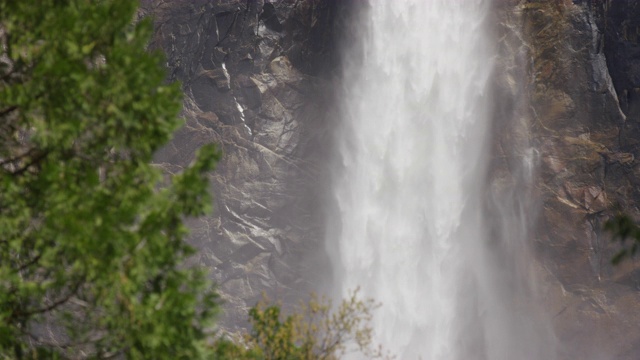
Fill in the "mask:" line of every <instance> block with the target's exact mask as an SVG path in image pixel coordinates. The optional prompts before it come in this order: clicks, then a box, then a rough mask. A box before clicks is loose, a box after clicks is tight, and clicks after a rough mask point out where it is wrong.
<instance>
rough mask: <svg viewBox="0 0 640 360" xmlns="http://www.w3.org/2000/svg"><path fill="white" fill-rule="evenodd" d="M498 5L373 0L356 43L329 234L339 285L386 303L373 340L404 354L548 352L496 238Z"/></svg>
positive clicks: (348, 57)
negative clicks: (509, 277) (493, 134)
mask: <svg viewBox="0 0 640 360" xmlns="http://www.w3.org/2000/svg"><path fill="white" fill-rule="evenodd" d="M489 5H490V4H489V3H488V1H486V0H465V1H458V0H397V1H383V0H374V1H371V4H370V8H368V9H367V10H366V11H365V13H364V14H363V19H362V22H361V24H360V25H359V29H360V30H359V31H360V32H359V35H360V36H359V37H358V39H357V42H356V43H354V44H351V46H349V49H347V50H345V55H344V59H345V65H344V66H345V68H344V71H345V83H346V84H347V86H346V88H345V90H344V91H345V93H344V94H343V99H344V100H343V104H342V108H341V111H342V120H341V124H340V126H339V127H338V129H337V132H336V133H337V135H336V138H337V148H338V150H337V151H338V152H339V155H338V156H337V158H338V160H337V162H338V165H337V166H336V169H337V170H336V171H335V174H334V181H333V185H332V189H333V192H334V197H335V199H336V202H337V208H338V209H339V211H336V213H337V215H336V216H337V217H338V218H339V219H338V220H337V221H336V224H337V225H336V224H333V225H332V226H334V227H337V228H339V230H337V233H336V234H335V237H336V238H337V239H329V240H328V242H329V247H330V248H331V249H330V252H332V253H333V260H334V265H335V268H336V272H337V275H336V278H337V279H338V280H336V283H337V284H336V287H337V288H338V291H339V292H341V293H342V294H345V293H347V292H348V291H349V290H351V289H354V288H356V287H360V288H361V289H362V291H363V292H364V294H366V296H369V297H372V298H374V299H376V300H377V301H379V302H381V303H382V304H383V306H382V308H381V310H380V311H379V312H378V313H376V317H375V327H374V330H375V333H376V339H375V340H377V341H379V342H380V343H382V344H383V346H385V347H386V348H387V349H389V350H391V351H392V352H394V353H395V354H396V355H397V356H398V358H399V359H418V358H421V359H425V360H426V359H447V360H450V359H461V358H466V359H470V358H473V359H492V360H493V359H516V358H517V359H538V358H540V357H539V356H542V355H540V354H541V353H540V352H539V351H538V350H536V349H535V348H536V347H538V346H539V345H540V344H539V343H536V342H535V341H534V340H529V339H524V340H523V339H520V340H518V339H515V338H514V337H516V336H520V337H526V336H528V335H527V330H523V329H526V328H527V327H528V326H529V324H527V321H526V316H527V314H521V310H522V309H517V308H515V307H514V306H512V303H511V298H510V297H513V296H515V294H513V293H510V291H511V292H513V291H512V290H510V289H508V287H509V285H508V284H506V285H504V284H500V283H497V282H499V281H501V275H500V274H503V273H504V272H505V271H506V272H508V271H510V269H500V268H499V267H500V265H499V264H498V265H496V264H494V263H493V262H494V260H493V259H494V258H495V255H492V254H491V250H490V249H489V248H488V246H489V245H487V244H491V243H492V241H491V239H489V238H488V237H490V236H489V235H488V234H490V233H491V232H490V231H489V230H488V229H487V227H488V226H487V220H486V218H487V216H486V214H485V211H484V210H483V209H486V204H485V202H486V201H485V197H484V196H485V195H484V194H485V193H486V191H485V189H486V188H487V184H486V183H487V182H486V181H485V179H486V177H487V176H486V174H487V171H488V161H487V158H488V156H487V153H488V146H487V143H488V139H487V137H488V133H489V129H490V126H491V125H490V120H491V119H490V118H491V109H490V108H491V106H490V104H491V101H492V100H491V98H490V91H489V88H490V86H489V82H490V81H489V79H490V77H491V75H492V70H493V67H494V64H493V59H494V57H495V54H494V47H493V45H492V44H493V42H495V40H493V39H491V36H490V34H489V31H488V30H487V29H486V27H487V26H486V24H487V17H488V14H489V12H490V6H489ZM497 263H500V262H499V261H497ZM503 279H504V276H503ZM519 312H520V313H519ZM523 317H524V318H525V320H524V321H522V319H523ZM523 334H524V335H523ZM523 343H529V345H528V346H525V345H522V344H523Z"/></svg>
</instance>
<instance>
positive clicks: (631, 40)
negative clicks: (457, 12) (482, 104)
mask: <svg viewBox="0 0 640 360" xmlns="http://www.w3.org/2000/svg"><path fill="white" fill-rule="evenodd" d="M498 9H499V10H498V14H499V15H498V17H499V18H500V19H499V23H500V26H499V27H498V30H497V31H498V38H500V39H501V40H500V46H501V54H500V58H499V64H498V68H497V74H496V89H497V92H498V98H499V99H502V100H498V101H497V106H496V119H497V122H498V123H500V124H502V125H501V126H497V129H498V131H497V132H496V134H497V135H496V141H495V147H494V169H493V174H492V183H493V186H498V187H499V188H500V186H503V184H512V183H515V182H518V181H520V182H524V183H526V185H528V186H524V187H522V189H525V190H524V191H526V192H528V193H529V194H528V195H527V196H529V198H531V199H535V201H533V202H532V203H530V204H529V205H530V209H531V211H530V217H531V219H532V220H533V221H532V223H533V224H534V225H533V227H532V228H531V229H530V234H531V235H530V238H529V240H528V241H529V243H530V245H531V250H532V252H533V254H534V256H535V258H536V260H537V265H535V266H534V267H535V268H537V270H536V276H537V278H538V283H539V284H541V289H540V290H541V292H542V295H543V298H542V299H541V301H542V302H543V303H544V307H546V308H547V309H550V310H548V311H551V314H552V316H553V318H552V320H551V322H552V324H553V327H554V328H555V330H556V336H557V341H558V350H559V352H560V354H561V356H560V358H562V359H575V358H583V359H635V358H637V354H638V351H639V348H638V344H639V343H640V342H639V340H640V334H639V333H638V332H637V330H636V329H637V327H638V324H639V323H640V292H638V289H639V288H638V282H639V280H640V278H638V277H637V267H636V266H635V265H634V264H633V263H631V262H630V263H628V264H625V265H623V266H619V267H613V266H612V265H611V262H610V260H611V258H612V256H613V255H614V254H615V252H616V251H617V249H618V247H617V246H616V245H615V244H613V243H612V242H611V237H610V234H608V233H606V232H604V231H603V228H602V227H603V223H604V222H605V221H606V220H607V219H609V218H610V217H611V216H613V215H614V214H615V212H616V211H618V210H622V211H624V212H626V213H628V214H630V215H632V216H634V217H636V218H638V215H639V213H638V209H637V205H636V204H637V203H638V201H640V192H639V190H640V188H638V175H640V173H639V171H640V167H639V164H638V161H637V160H636V159H637V156H638V155H639V154H638V151H640V148H639V147H638V145H637V144H638V139H640V137H639V135H640V134H638V132H637V126H638V125H637V124H638V120H639V118H638V116H639V115H640V114H638V113H636V110H635V106H636V105H635V103H634V101H635V100H634V96H633V94H634V92H635V89H636V86H637V85H636V84H635V82H634V81H635V80H634V79H635V75H634V74H635V72H637V71H640V67H639V66H638V65H640V63H638V64H637V62H638V57H637V56H635V55H634V54H635V52H636V49H637V47H638V41H637V36H636V35H634V34H636V32H635V31H636V30H634V29H635V28H636V23H637V22H638V21H637V19H638V18H640V17H639V16H640V7H639V6H637V5H635V2H633V1H619V2H618V1H602V2H601V1H573V2H571V1H545V0H540V1H505V2H501V3H499V4H498ZM522 80H524V81H522ZM501 94H502V95H503V97H502V98H501V97H500V95H501ZM630 94H631V95H630ZM504 99H507V100H506V101H505V100H504ZM527 167H530V168H531V169H536V170H534V172H533V173H530V174H528V179H529V180H523V179H524V176H523V174H524V173H526V171H524V170H526V168H527ZM512 188H513V187H512ZM536 209H537V210H536Z"/></svg>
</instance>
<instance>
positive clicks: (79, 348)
mask: <svg viewBox="0 0 640 360" xmlns="http://www.w3.org/2000/svg"><path fill="white" fill-rule="evenodd" d="M136 8H137V4H136V3H135V2H133V1H127V0H101V1H90V0H42V1H38V2H37V4H36V3H33V2H31V1H14V0H0V358H18V359H21V358H56V357H60V358H107V357H117V356H124V357H126V358H130V359H143V358H145V359H146V358H152V359H165V358H166V359H198V358H204V357H206V356H207V354H208V351H209V350H210V349H209V347H208V346H206V344H205V340H206V329H207V328H208V327H209V326H210V322H211V320H212V318H213V316H214V314H215V312H216V310H217V306H216V304H215V299H216V298H215V293H214V291H213V290H212V288H211V286H210V285H209V284H208V282H207V281H206V280H205V278H204V276H203V275H204V274H203V273H202V272H200V271H199V270H197V269H192V268H185V267H184V266H181V264H183V261H184V259H185V258H186V257H187V256H189V255H190V254H192V251H193V250H192V249H191V248H190V247H189V246H188V245H187V244H185V242H184V241H183V239H184V236H185V234H186V233H187V229H186V227H185V226H184V225H183V219H184V218H185V217H195V216H200V215H203V214H205V213H206V212H207V211H208V210H209V207H210V204H211V200H210V198H209V195H208V193H207V188H208V181H207V175H206V174H207V172H208V171H210V170H211V169H212V168H213V166H214V164H215V162H216V160H217V158H218V154H217V153H216V151H215V150H214V149H213V147H210V146H207V147H204V148H202V149H201V151H200V153H199V156H198V157H197V160H196V161H195V163H194V164H193V165H192V166H191V167H189V168H188V169H185V171H184V172H183V173H181V174H179V175H176V176H173V177H172V178H171V179H170V180H164V179H163V177H162V173H161V171H160V170H159V169H157V168H156V167H154V166H153V165H150V162H151V160H152V155H153V153H154V152H155V151H156V150H157V149H159V147H161V146H162V145H163V144H165V143H166V142H167V141H168V140H169V139H170V136H171V134H172V132H173V131H174V130H176V128H177V127H178V126H179V125H180V124H181V122H180V120H179V119H178V118H177V114H178V112H179V110H180V106H181V93H180V89H179V86H178V85H177V84H165V83H164V78H165V73H164V70H162V61H163V60H162V57H161V56H159V55H158V54H153V53H149V52H147V51H146V49H145V47H146V44H147V42H148V40H149V37H150V35H151V31H152V27H151V25H150V23H149V22H148V21H142V22H139V23H137V24H134V21H133V20H134V15H135V11H136ZM45 329H46V330H51V331H52V332H53V333H54V334H55V335H54V336H53V337H51V336H49V335H48V332H46V331H44V330H45Z"/></svg>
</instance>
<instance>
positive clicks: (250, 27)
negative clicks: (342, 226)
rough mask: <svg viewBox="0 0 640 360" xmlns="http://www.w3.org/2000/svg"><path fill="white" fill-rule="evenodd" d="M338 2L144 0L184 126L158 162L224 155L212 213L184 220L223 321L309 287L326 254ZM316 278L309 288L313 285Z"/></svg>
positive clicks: (170, 166)
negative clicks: (180, 97)
mask: <svg viewBox="0 0 640 360" xmlns="http://www.w3.org/2000/svg"><path fill="white" fill-rule="evenodd" d="M348 9H349V5H348V2H345V1H310V0H290V1H287V0H285V1H278V2H277V3H276V2H273V3H270V2H265V1H259V0H258V1H240V0H224V1H204V0H200V1H186V0H185V1H169V0H154V1H143V3H142V9H141V12H140V16H151V17H152V18H153V19H154V23H155V34H154V36H153V40H152V44H151V47H152V48H156V49H161V50H162V51H163V52H164V53H165V54H166V57H167V64H166V66H167V68H168V73H169V80H179V81H180V82H181V83H182V87H183V89H184V93H185V101H184V111H183V115H184V118H185V121H186V123H185V126H184V127H183V128H182V129H181V130H180V131H178V133H176V135H175V137H174V139H173V141H172V142H171V143H170V144H169V145H168V146H167V147H166V148H165V149H164V150H163V151H161V152H160V153H159V154H157V157H156V161H157V162H158V164H160V166H163V167H164V168H165V169H166V170H167V171H169V172H173V171H179V170H180V168H181V167H182V166H184V165H186V164H188V163H189V162H190V161H191V160H192V159H193V156H194V152H195V151H196V150H197V149H198V148H199V147H200V146H201V145H202V144H205V143H210V142H214V143H216V144H219V148H220V150H221V151H222V152H223V154H224V156H223V158H222V160H221V162H220V163H219V164H218V167H217V170H216V172H215V173H214V174H213V175H212V177H211V182H212V188H213V191H214V194H215V210H214V214H213V215H212V216H210V217H207V218H204V219H199V220H196V221H191V224H190V225H191V227H192V229H193V230H192V236H191V238H192V240H191V241H192V242H193V243H194V244H195V245H196V246H197V247H198V248H199V249H200V252H199V254H198V256H197V258H196V259H194V261H195V262H197V263H199V264H201V265H205V266H206V267H208V268H210V269H211V272H212V276H213V279H214V280H215V282H216V283H217V284H218V286H219V288H218V289H219V292H220V294H221V297H222V300H223V302H224V307H225V311H224V316H223V319H222V320H223V324H225V325H226V326H227V327H230V328H234V327H235V326H239V325H242V324H243V323H245V322H246V317H247V309H248V307H251V306H253V305H254V304H255V302H256V301H257V300H258V299H259V298H260V297H261V294H262V292H263V291H264V292H266V293H267V294H268V295H269V296H270V297H271V298H272V299H277V300H283V301H284V302H285V303H288V302H291V301H292V300H293V299H295V298H297V297H298V296H300V294H303V293H306V291H308V290H309V286H308V284H309V283H310V282H313V283H315V285H317V281H319V280H320V278H319V277H318V276H316V275H315V274H318V273H319V271H318V269H320V268H323V269H325V271H326V269H327V268H328V266H324V265H322V263H323V261H325V260H323V256H325V255H324V251H323V246H324V245H323V243H322V242H321V241H320V240H321V239H322V232H323V230H322V226H321V225H322V224H321V222H320V220H319V219H320V216H319V213H320V207H319V206H318V204H319V203H320V200H319V193H320V190H321V188H322V186H324V185H323V184H326V183H327V182H326V181H322V177H323V176H324V172H323V171H322V170H321V166H322V164H323V163H324V162H323V161H321V159H322V158H323V157H324V156H325V154H326V151H327V145H326V144H327V143H328V142H329V139H328V135H327V129H329V128H330V126H329V125H328V123H329V122H330V121H331V119H332V117H331V112H332V110H331V109H332V106H331V101H332V92H331V91H330V89H331V81H332V80H331V79H332V77H333V76H334V75H335V74H334V73H335V69H337V68H338V65H337V63H338V53H337V46H336V43H337V39H336V38H337V36H339V32H340V30H339V26H340V24H341V20H340V19H342V18H343V17H345V16H346V14H348V13H349V10H348ZM314 287H315V286H314Z"/></svg>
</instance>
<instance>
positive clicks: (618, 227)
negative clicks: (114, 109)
mask: <svg viewBox="0 0 640 360" xmlns="http://www.w3.org/2000/svg"><path fill="white" fill-rule="evenodd" d="M604 229H605V230H607V231H609V232H610V233H611V234H612V235H613V240H614V241H618V242H620V245H621V246H622V249H620V250H619V251H618V252H617V253H616V254H615V255H614V256H613V258H612V259H611V263H613V264H614V265H618V264H620V263H621V262H622V261H624V260H625V259H628V258H630V257H632V256H634V255H635V254H636V252H638V246H639V244H640V228H639V227H638V225H637V224H636V223H635V222H634V221H633V220H632V219H631V218H630V217H629V216H628V215H624V214H618V215H616V216H615V217H614V218H613V219H611V220H608V221H607V222H606V223H605V225H604ZM627 240H629V241H630V242H631V244H630V245H629V244H628V243H627Z"/></svg>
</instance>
